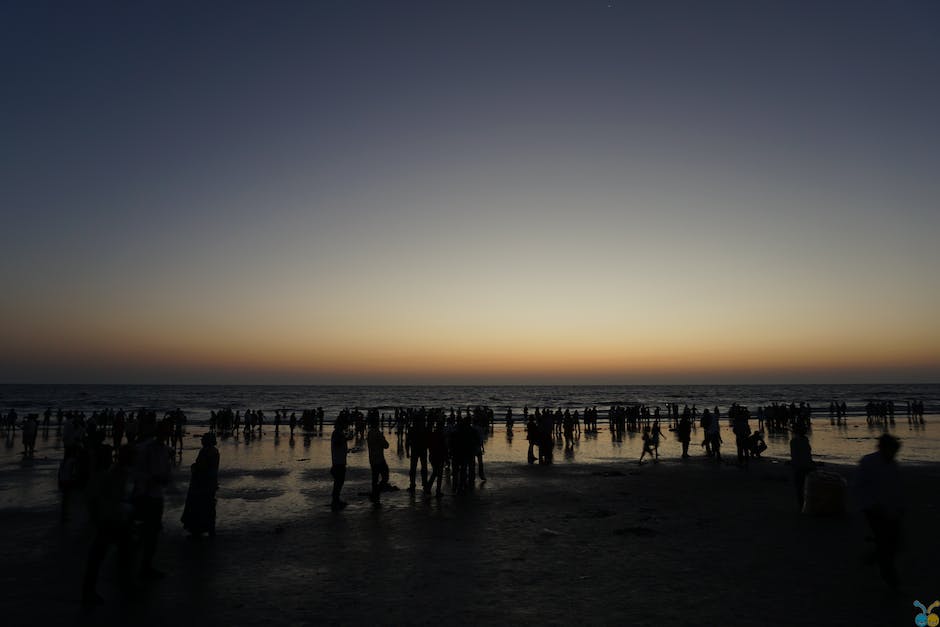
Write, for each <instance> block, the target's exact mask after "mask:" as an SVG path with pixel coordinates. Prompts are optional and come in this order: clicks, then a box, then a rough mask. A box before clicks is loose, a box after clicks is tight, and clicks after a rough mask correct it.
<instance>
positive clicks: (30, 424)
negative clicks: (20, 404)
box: [23, 414, 39, 457]
mask: <svg viewBox="0 0 940 627" xmlns="http://www.w3.org/2000/svg"><path fill="white" fill-rule="evenodd" d="M38 432H39V421H38V420H36V416H35V415H34V414H29V415H28V416H26V420H24V421H23V457H33V456H34V455H35V454H36V434H37V433H38Z"/></svg>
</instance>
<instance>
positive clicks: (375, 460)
mask: <svg viewBox="0 0 940 627" xmlns="http://www.w3.org/2000/svg"><path fill="white" fill-rule="evenodd" d="M366 443H367V444H368V447H369V467H370V468H371V470H372V492H371V494H370V495H369V498H370V499H371V500H372V502H373V503H378V502H379V495H380V493H381V491H382V489H383V488H384V487H385V486H387V485H388V463H387V462H386V461H385V449H387V448H388V440H386V439H385V436H384V435H383V434H382V430H381V429H380V428H379V419H378V417H372V418H370V419H369V433H367V434H366Z"/></svg>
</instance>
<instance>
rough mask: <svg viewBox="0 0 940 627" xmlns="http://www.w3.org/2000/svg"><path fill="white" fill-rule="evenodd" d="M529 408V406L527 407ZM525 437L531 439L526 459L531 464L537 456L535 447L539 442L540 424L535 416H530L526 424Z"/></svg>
mask: <svg viewBox="0 0 940 627" xmlns="http://www.w3.org/2000/svg"><path fill="white" fill-rule="evenodd" d="M526 409H528V407H527V408H526ZM525 439H526V440H528V441H529V454H528V455H527V457H526V459H527V460H528V462H529V463H530V464H534V463H535V460H536V457H535V450H534V449H535V447H536V446H537V445H538V442H539V425H538V423H537V422H535V417H534V416H529V417H528V420H527V421H526V424H525Z"/></svg>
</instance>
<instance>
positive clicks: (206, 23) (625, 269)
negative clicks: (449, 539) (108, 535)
mask: <svg viewBox="0 0 940 627" xmlns="http://www.w3.org/2000/svg"><path fill="white" fill-rule="evenodd" d="M0 52H2V56H0V59H2V60H0V67H2V70H3V72H2V76H3V77H4V78H3V81H2V83H0V112H2V115H0V137H2V141H0V172H2V184H0V224H2V229H0V233H3V239H4V242H3V253H2V254H3V262H2V264H0V300H2V305H0V382H7V383H13V382H34V383H53V382H55V383H137V382H149V383H363V384H369V383H429V384H434V383H474V384H476V383H613V384H638V383H750V382H832V383H839V382H938V381H940V324H937V322H936V321H937V312H938V311H940V280H938V278H937V277H938V270H940V246H937V244H936V239H937V235H938V234H940V176H938V175H940V123H938V116H937V112H938V111H940V81H938V80H937V77H938V76H940V3H937V2H936V1H935V0H924V1H918V2H909V1H905V0H899V1H897V2H868V1H865V0H853V1H845V2H836V1H833V2H809V1H807V2H800V1H785V2H784V1H781V2H771V1H766V0H743V1H741V2H721V1H716V2H700V1H689V2H676V1H671V0H656V1H650V2H624V1H618V0H609V1H607V0H605V1H599V2H598V1H594V0H571V1H568V2H558V1H554V0H540V1H538V2H514V1H511V0H500V1H493V2H486V1H473V2H469V1H465V2H461V1H454V2H426V3H424V2H423V3H417V2H408V1H396V2H387V1H381V2H366V1H356V0H344V1H325V2H315V1H303V2H302V1H290V0H279V1H276V2H220V3H212V2H191V1H187V2H139V3H126V2H90V3H75V2H65V1H63V2H44V1H42V0H28V1H27V0H22V1H19V0H11V1H9V2H4V3H2V5H0Z"/></svg>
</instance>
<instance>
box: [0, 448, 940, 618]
mask: <svg viewBox="0 0 940 627" xmlns="http://www.w3.org/2000/svg"><path fill="white" fill-rule="evenodd" d="M225 455H226V448H225V447H224V446H223V447H222V457H223V473H222V479H221V481H222V483H223V489H222V490H221V491H220V493H219V496H220V506H219V534H218V536H217V537H215V538H203V539H192V538H189V537H187V535H186V534H185V532H184V531H183V530H182V528H181V525H180V523H179V511H180V507H181V500H182V495H183V494H185V485H186V482H187V481H188V463H184V464H181V465H180V468H179V469H178V470H177V475H178V476H177V480H178V481H179V483H180V484H181V485H182V491H181V492H180V491H176V492H174V493H172V494H170V495H169V496H168V500H167V510H166V513H165V515H164V527H165V529H164V533H163V536H162V538H161V541H160V545H159V547H158V550H157V558H156V564H157V566H159V567H160V568H161V569H163V570H165V571H166V572H167V577H166V578H165V579H163V580H160V581H155V582H146V583H143V582H138V581H128V580H127V579H126V578H122V577H121V576H120V574H119V573H118V569H117V568H116V565H115V562H116V560H115V559H114V557H113V555H111V556H109V558H108V560H107V561H106V562H105V565H104V567H103V569H102V573H101V579H100V583H99V592H100V593H101V594H102V595H103V596H104V597H105V598H106V599H107V602H106V603H105V604H103V605H102V606H100V607H97V608H95V609H94V610H85V609H83V608H82V606H81V604H80V583H81V576H82V568H83V563H84V557H85V553H86V551H87V548H88V546H89V542H90V535H89V531H88V528H87V525H86V524H85V522H84V520H83V512H81V511H80V508H76V510H75V512H74V515H73V517H72V519H71V520H70V521H69V522H68V523H66V524H65V525H62V524H60V523H59V522H58V519H57V511H56V508H55V504H54V502H52V501H50V500H45V501H43V500H41V499H40V500H39V501H37V504H36V505H34V506H31V507H5V508H4V511H3V512H2V521H3V522H2V525H3V535H4V537H5V540H4V563H5V567H4V568H3V569H2V572H0V586H2V589H3V591H4V598H5V599H6V600H7V602H6V604H5V608H4V616H5V618H4V624H7V625H14V626H20V625H45V624H49V625H171V624H177V625H190V624H200V625H268V624H275V625H322V624H331V625H357V624H388V625H399V624H422V625H431V624H435V625H440V624H499V625H503V624H551V625H570V624H575V623H580V624H590V625H595V624H597V625H600V624H628V625H659V624H676V625H678V624H701V625H799V624H803V625H852V626H859V625H872V626H876V625H878V626H880V625H884V626H888V625H909V624H911V621H912V620H913V617H914V615H915V614H916V612H915V611H914V608H913V605H912V603H913V601H914V600H915V599H919V600H920V601H922V602H924V603H926V604H929V603H930V602H931V601H933V600H934V598H935V597H938V596H940V575H938V572H937V564H940V542H938V541H937V535H936V534H937V529H938V528H940V512H938V509H937V500H936V498H934V496H933V495H934V494H935V490H936V486H937V485H940V481H938V480H940V466H937V465H929V464H928V465H918V466H906V467H903V472H904V479H905V486H906V494H907V503H908V505H909V511H908V514H907V516H906V523H905V539H906V541H905V548H904V550H903V552H902V553H901V555H900V558H899V562H898V565H899V570H900V573H901V577H902V581H901V592H900V593H896V594H893V593H891V592H889V591H888V589H887V587H886V586H885V585H884V584H883V582H882V581H881V580H880V578H879V576H878V572H877V568H876V566H875V565H874V564H871V563H866V556H868V555H870V553H871V546H870V544H867V543H866V540H865V537H866V535H867V534H868V530H867V528H866V526H865V525H864V521H863V519H862V517H861V515H860V514H859V513H858V512H856V511H853V508H852V505H851V501H850V505H849V507H850V511H849V513H848V514H847V515H845V516H844V517H839V518H814V517H811V516H807V515H802V514H799V513H797V512H796V504H795V497H794V493H793V487H792V485H791V483H790V480H791V479H790V473H789V468H788V467H787V466H786V465H785V464H782V463H774V462H772V461H771V460H758V461H756V462H755V463H752V464H751V467H750V468H749V469H747V470H744V469H739V468H737V467H735V466H733V465H730V464H726V465H722V466H717V465H715V464H713V463H711V461H710V460H708V459H707V458H705V457H701V456H699V457H694V458H693V459H691V460H688V461H687V462H681V461H678V460H675V459H667V460H664V461H663V462H661V463H659V464H645V465H643V466H638V465H637V464H636V463H635V462H626V461H624V462H623V463H609V464H577V463H575V464H566V465H561V464H556V465H552V466H545V467H540V466H537V465H536V466H526V465H525V464H518V463H516V464H514V463H505V462H503V463H494V464H490V465H489V467H488V468H487V475H488V481H487V482H486V483H483V484H479V483H478V486H479V487H478V488H477V489H476V490H475V491H474V492H473V493H471V494H469V495H465V496H450V495H447V496H445V497H443V498H442V499H440V500H437V499H433V498H428V497H424V496H423V495H418V496H414V495H411V494H409V493H408V492H406V491H404V490H401V491H399V492H393V493H387V494H385V495H383V499H382V503H381V505H378V506H375V505H373V504H371V503H370V502H369V501H368V499H367V498H366V497H365V496H362V495H361V493H362V492H364V491H365V490H367V489H368V482H369V478H368V469H367V468H365V467H363V466H362V465H361V464H356V463H353V465H351V466H350V471H349V476H348V478H347V484H346V488H345V491H344V496H345V498H346V499H347V500H348V501H349V503H350V504H349V507H348V508H347V509H346V510H344V511H342V512H333V511H331V510H330V509H329V508H328V507H327V503H328V498H329V495H328V489H326V486H327V482H328V474H327V473H328V471H327V469H326V468H315V467H309V468H307V469H306V470H304V471H302V472H299V471H293V472H278V471H274V472H272V471H254V474H255V475H256V476H255V477H254V479H253V480H254V481H255V484H254V485H255V487H254V488H253V489H252V490H244V489H243V490H242V491H241V492H240V493H239V494H238V495H237V497H238V498H233V492H234V491H230V492H229V494H228V496H227V495H226V490H225V484H226V482H228V483H229V484H231V483H233V481H234V479H235V477H234V476H233V471H229V473H228V474H226V471H225V461H226V459H225ZM187 459H189V454H188V453H187ZM351 461H352V460H351ZM37 463H38V464H40V465H41V464H42V462H41V461H40V462H37ZM47 465H48V464H47ZM8 468H9V466H8ZM828 469H829V470H835V471H837V472H840V473H843V474H845V476H846V477H847V478H849V479H851V476H852V474H853V471H854V469H853V468H852V467H847V466H831V465H830V466H828ZM35 470H36V468H14V469H12V470H10V471H9V472H7V473H5V477H4V479H3V482H2V484H3V491H4V492H7V496H8V497H9V496H10V492H8V491H11V490H12V491H14V492H15V491H17V490H20V489H25V488H23V487H22V486H23V485H25V484H24V483H23V482H22V478H23V477H24V476H25V474H26V473H31V472H34V471H35ZM321 475H322V476H321ZM289 476H293V477H295V479H296V481H295V482H293V483H290V482H288V479H287V477H289ZM305 482H307V483H309V487H308V488H304V487H300V489H299V491H298V492H299V493H298V494H296V499H295V503H296V504H295V505H294V506H293V507H291V508H288V510H286V511H282V512H281V513H279V514H278V515H277V516H272V518H271V519H267V518H266V517H265V516H264V515H263V512H264V511H265V509H264V507H263V505H261V504H259V502H263V501H264V499H265V498H269V497H270V496H271V495H283V494H284V492H285V491H287V490H291V491H293V490H297V486H298V485H301V486H302V485H303V484H304V483H305ZM392 482H393V483H394V484H396V485H398V486H401V487H405V486H406V485H407V477H406V476H405V475H403V474H402V473H401V471H400V470H398V471H396V472H393V475H392ZM27 497H28V495H26V494H24V495H23V499H22V500H23V502H27V501H28V500H29V499H28V498H27ZM227 498H228V499H229V500H230V502H228V504H226V499H227ZM8 502H9V501H8ZM251 507H254V508H255V509H254V510H252V511H254V512H256V513H253V514H251V515H244V514H243V515H242V516H235V515H234V512H236V511H242V510H248V509H250V508H251ZM259 513H260V514H261V515H259Z"/></svg>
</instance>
